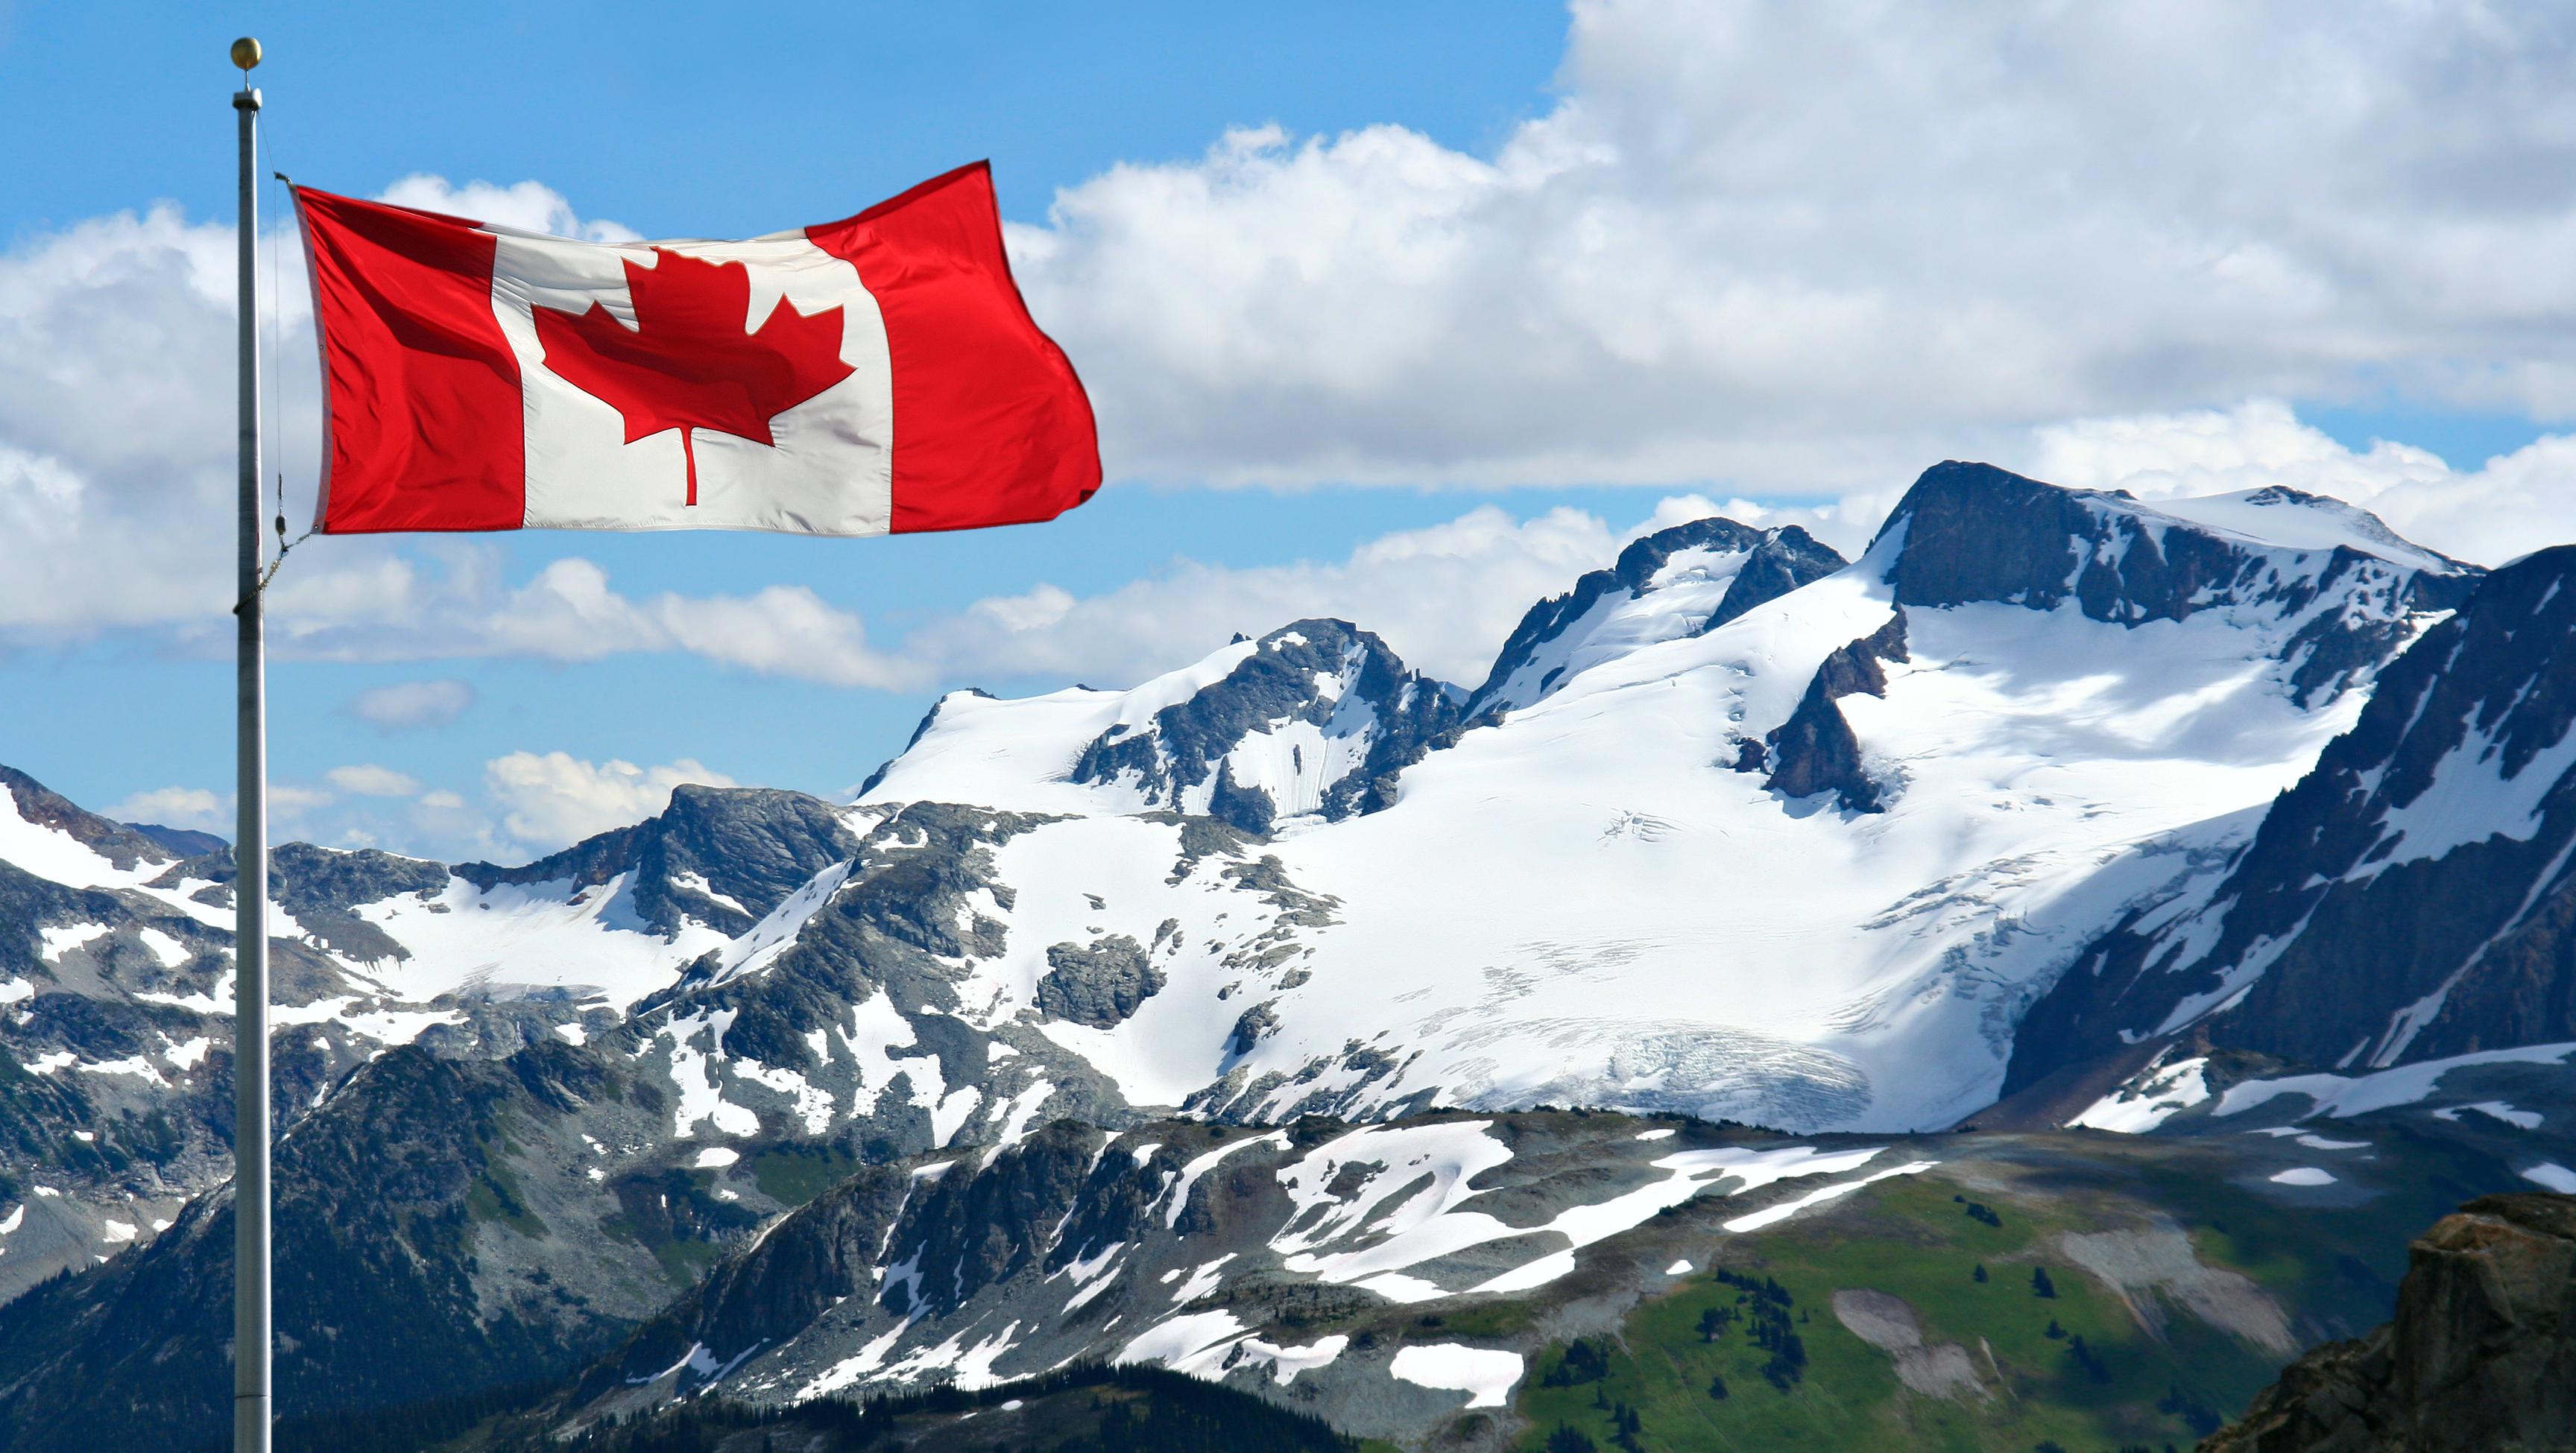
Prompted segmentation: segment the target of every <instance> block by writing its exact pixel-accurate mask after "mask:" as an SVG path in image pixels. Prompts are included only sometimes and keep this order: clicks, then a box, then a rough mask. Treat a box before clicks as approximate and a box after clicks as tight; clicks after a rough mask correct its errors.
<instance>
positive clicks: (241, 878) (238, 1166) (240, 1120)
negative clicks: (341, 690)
mask: <svg viewBox="0 0 2576 1453" xmlns="http://www.w3.org/2000/svg"><path fill="white" fill-rule="evenodd" d="M232 61H233V64H234V65H236V66H239V67H240V68H241V73H242V88H241V89H240V90H238V91H235V92H234V93H233V113H234V115H235V116H237V117H238V118H239V119H240V122H241V203H240V208H239V210H238V212H237V214H236V220H235V226H236V227H237V228H238V229H239V237H240V247H241V273H240V277H239V280H238V282H237V284H236V288H235V293H234V296H235V298H236V299H237V300H238V308H239V311H240V332H241V357H240V371H241V392H240V396H239V405H240V423H241V443H240V448H241V519H240V542H241V560H240V587H239V589H240V595H241V600H240V603H239V604H238V605H236V606H234V607H233V611H234V614H235V615H237V616H238V617H240V624H239V629H238V633H237V635H236V636H235V638H234V639H235V642H236V647H235V649H236V656H237V663H238V670H239V674H240V720H239V721H238V723H237V724H236V731H237V734H238V735H237V738H236V740H237V749H238V756H237V758H236V760H235V763H234V768H235V772H236V774H237V784H236V795H237V797H238V800H239V803H240V815H239V816H238V817H237V818H236V819H235V823H234V828H235V831H234V835H233V864H234V867H235V869H236V876H235V878H234V881H233V968H234V978H233V1449H234V1453H268V1431H269V1411H270V1395H269V1326H268V1311H269V1308H268V1271H269V1267H268V1257H269V1239H268V1199H269V1198H268V720H267V716H268V702H267V690H266V683H265V682H264V681H263V679H262V671H261V651H262V642H261V631H260V626H261V622H260V600H259V586H260V579H259V567H260V543H259V523H260V521H259V349H258V337H259V274H258V271H257V269H255V268H254V267H253V266H252V262H251V259H252V258H253V256H254V255H255V252H256V249H257V247H258V245H259V183H258V182H257V181H256V180H255V178H256V177H257V176H258V172H257V171H256V170H255V166H256V163H257V160H258V157H257V152H258V149H259V92H258V91H256V90H254V89H252V87H251V84H250V72H251V68H252V67H253V66H256V65H258V64H259V42H258V41H256V40H253V39H251V38H250V37H248V36H244V37H242V38H241V39H239V40H236V41H234V42H233V49H232Z"/></svg>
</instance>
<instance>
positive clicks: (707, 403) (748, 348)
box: [536, 247, 852, 505]
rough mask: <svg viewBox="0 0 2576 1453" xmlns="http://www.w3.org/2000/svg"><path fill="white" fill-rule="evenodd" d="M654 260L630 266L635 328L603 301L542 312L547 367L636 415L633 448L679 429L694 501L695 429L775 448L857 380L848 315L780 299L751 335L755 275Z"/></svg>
mask: <svg viewBox="0 0 2576 1453" xmlns="http://www.w3.org/2000/svg"><path fill="white" fill-rule="evenodd" d="M653 256H654V259H655V262H654V265H653V266H651V267H644V266H642V265H640V264H638V263H636V262H635V261H634V260H633V259H632V258H629V259H627V262H626V286H627V290H628V294H629V296H631V297H632V298H633V299H634V301H635V326H634V327H632V328H629V327H627V326H626V325H625V324H624V323H622V322H619V321H618V319H617V315H616V314H614V313H611V312H609V311H608V309H607V308H606V307H605V306H603V305H601V304H599V303H592V304H591V305H590V308H589V310H588V311H587V312H584V313H581V314H579V315H577V316H576V315H574V314H571V313H567V312H564V311H562V310H560V309H555V308H543V307H541V308H538V309H537V310H536V324H537V344H538V346H539V347H540V348H542V349H543V350H544V351H545V359H546V367H548V368H550V369H552V370H554V372H555V373H556V374H557V375H559V376H561V377H562V378H563V379H564V380H565V381H566V382H568V383H570V384H571V385H572V386H573V387H575V388H577V389H580V390H581V391H582V392H583V393H586V394H589V395H590V396H591V397H592V398H595V399H598V400H599V401H600V402H602V403H604V404H607V405H609V406H611V407H612V408H614V409H616V410H617V412H618V413H619V415H621V416H622V417H623V418H624V419H625V420H626V442H627V443H629V444H632V443H634V442H635V441H636V440H638V439H642V438H645V437H647V436H650V435H653V434H659V433H661V432H662V431H663V430H665V429H677V430H679V431H680V453H681V455H682V457H684V458H685V459H686V460H687V461H688V466H689V499H688V502H689V503H690V504H692V505H694V504H696V503H697V502H698V453H697V448H696V446H695V445H693V444H692V443H691V442H690V440H689V431H690V430H692V429H713V430H715V431H716V432H717V433H720V434H731V435H733V436H734V437H735V438H737V439H749V440H751V441H752V442H754V443H757V444H767V445H771V446H772V447H775V446H776V444H777V442H778V441H777V440H776V439H774V438H772V437H770V433H769V421H770V420H771V419H773V418H775V417H777V416H778V415H779V414H782V413H785V412H786V411H787V410H789V409H792V408H794V407H796V406H797V405H798V404H801V403H803V402H805V401H806V400H807V399H810V398H812V397H814V396H815V395H816V394H819V393H821V392H822V391H823V390H825V389H827V388H830V387H831V386H832V385H834V384H836V383H839V382H840V381H841V380H842V379H845V378H848V377H849V376H850V374H851V372H852V370H851V368H850V366H849V365H848V364H846V363H843V362H842V361H841V310H840V309H839V308H838V307H830V308H825V309H824V310H823V311H821V312H819V313H815V314H812V315H811V316H808V315H806V314H803V313H799V312H797V311H796V310H795V309H794V308H793V307H790V306H788V304H787V302H786V300H785V299H783V298H782V299H780V300H779V303H778V306H777V307H775V308H773V309H771V310H770V313H769V316H768V317H767V318H766V319H764V320H762V322H761V325H760V329H759V331H757V332H752V331H748V329H747V327H746V322H745V320H746V318H747V317H748V315H749V314H750V312H751V270H750V269H749V268H747V267H745V266H743V265H742V264H741V263H739V262H708V261H705V260H704V259H701V258H696V257H690V256H688V255H686V254H684V253H677V252H671V251H668V250H667V249H664V248H659V247H657V248H654V249H653Z"/></svg>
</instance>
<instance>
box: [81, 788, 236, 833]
mask: <svg viewBox="0 0 2576 1453" xmlns="http://www.w3.org/2000/svg"><path fill="white" fill-rule="evenodd" d="M104 815H105V816H108V817H111V818H114V819H115V820H116V821H118V822H149V823H157V824H159V825H161V826H163V827H189V828H198V829H206V828H217V827H224V828H229V826H230V825H231V823H230V818H231V813H230V811H229V809H228V808H227V806H226V804H225V802H224V799H222V798H220V797H217V796H216V795H215V794H214V793H212V792H209V791H207V790H206V789H205V788H203V787H156V788H153V789H152V790H150V791H148V792H137V793H135V794H134V795H133V796H131V797H128V798H126V799H125V800H124V801H123V802H120V803H117V804H116V805H115V806H113V807H110V808H108V809H107V811H106V813H105V814H104Z"/></svg>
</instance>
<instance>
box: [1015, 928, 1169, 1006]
mask: <svg viewBox="0 0 2576 1453" xmlns="http://www.w3.org/2000/svg"><path fill="white" fill-rule="evenodd" d="M1163 982H1164V975H1163V971H1162V970H1161V969H1158V968H1156V967H1155V966H1154V964H1153V961H1152V960H1151V959H1149V958H1148V957H1146V953H1145V948H1144V945H1142V944H1139V943H1138V942H1136V940H1134V939H1132V938H1129V937H1128V936H1127V935H1125V934H1123V933H1113V934H1111V935H1109V936H1108V937H1106V938H1103V939H1101V940H1099V941H1098V942H1096V943H1094V944H1092V945H1091V946H1090V947H1088V948H1085V947H1083V946H1082V945H1080V944H1073V943H1059V944H1052V945H1049V946H1048V948H1047V971H1046V973H1044V974H1043V975H1040V976H1039V978H1038V988H1037V1002H1038V1008H1039V1009H1041V1010H1043V1011H1045V1012H1046V1013H1047V1014H1049V1015H1052V1016H1054V1017H1055V1018H1058V1019H1070V1020H1072V1021H1073V1022H1075V1023H1076V1024H1088V1025H1090V1026H1091V1027H1093V1028H1094V1029H1108V1028H1111V1027H1112V1026H1114V1025H1117V1024H1119V1023H1121V1022H1123V1021H1125V1020H1126V1018H1127V1017H1128V1016H1129V1015H1131V1014H1134V1013H1135V1012H1136V1009H1137V1007H1138V1006H1139V1005H1141V1004H1143V1003H1144V1002H1145V1001H1146V1000H1147V999H1150V998H1152V997H1153V996H1154V995H1155V994H1156V993H1157V992H1159V991H1160V990H1161V989H1162V987H1163Z"/></svg>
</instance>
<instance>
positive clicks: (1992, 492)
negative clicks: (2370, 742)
mask: <svg viewBox="0 0 2576 1453" xmlns="http://www.w3.org/2000/svg"><path fill="white" fill-rule="evenodd" d="M1869 558H1870V559H1872V560H1873V561H1879V562H1883V566H1884V570H1885V576H1884V578H1885V580H1886V581H1887V583H1888V584H1889V585H1890V586H1891V587H1893V588H1894V595H1895V600H1896V603H1897V604H1899V605H1905V606H1930V607H1946V606H1962V605H1978V604H2004V605H2019V606H2026V607H2028V608H2030V609H2032V610H2054V609H2057V608H2058V607H2059V606H2061V605H2066V604H2069V603H2071V604H2073V605H2074V606H2075V607H2076V608H2077V609H2079V610H2080V611H2081V612H2082V613H2083V614H2084V615H2085V616H2087V617H2089V618H2091V619H2093V620H2097V621H2104V622H2108V623H2110V624H2113V625H2120V626H2130V627H2135V626H2142V625H2146V624H2148V623H2150V622H2156V621H2180V620H2183V619H2184V618H2186V617H2188V616H2191V615H2194V614H2197V613H2199V612H2202V611H2209V610H2232V611H2237V612H2241V613H2244V614H2245V615H2246V616H2247V619H2248V623H2249V624H2252V623H2255V622H2258V621H2259V622H2261V623H2263V624H2266V625H2270V626H2274V627H2285V628H2287V630H2288V634H2287V635H2286V636H2285V638H2284V644H2283V645H2282V646H2281V647H2280V652H2279V659H2281V660H2283V661H2284V662H2287V663H2290V664H2291V665H2292V669H2293V680H2292V686H2293V689H2294V691H2295V692H2296V693H2297V697H2298V699H2299V700H2301V701H2302V702H2304V701H2306V700H2307V699H2308V698H2309V697H2310V696H2311V695H2313V694H2314V693H2316V692H2318V691H2324V692H2326V693H2327V694H2328V695H2329V696H2331V695H2333V694H2336V693H2339V692H2341V691H2342V690H2343V689H2344V688H2345V687H2347V686H2349V685H2351V684H2353V683H2354V682H2355V681H2357V680H2358V679H2359V678H2360V676H2361V675H2362V674H2364V673H2366V672H2367V670H2368V669H2369V667H2370V666H2371V665H2372V664H2373V663H2376V662H2379V661H2384V660H2386V659H2387V658H2388V657H2389V656H2391V655H2392V654H2394V653H2395V651H2396V650H2397V649H2398V648H2399V647H2400V646H2402V645H2403V644H2404V643H2405V640H2406V639H2407V638H2408V637H2409V636H2410V635H2411V634H2412V633H2413V631H2414V629H2415V625H2414V624H2411V622H2413V619H2414V617H2416V616H2417V615H2418V614H2420V613H2424V612H2433V611H2447V610H2454V609H2457V608H2458V607H2459V605H2460V603H2461V602H2462V601H2464V600H2466V599H2467V598H2468V596H2469V593H2470V591H2471V590H2472V589H2473V588H2474V587H2475V586H2476V583H2477V581H2478V580H2479V579H2480V578H2481V577H2482V576H2483V575H2484V573H2485V572H2483V571H2482V570H2480V569H2479V568H2478V567H2476V566H2473V565H2464V564H2461V563H2460V562H2458V561H2455V560H2451V559H2448V558H2446V557H2444V556H2442V555H2439V554H2437V553H2435V552H2433V551H2430V550H2425V549H2423V548H2421V547H2419V546H2416V545H2413V544H2410V543H2408V542H2407V541H2405V540H2404V539H2402V538H2400V537H2399V536H2398V535H2397V533H2396V532H2395V531H2393V530H2390V529H2389V528H2388V527H2387V526H2386V525H2385V524H2383V523H2382V522H2381V521H2380V520H2379V519H2378V517H2377V516H2374V515H2372V514H2370V513H2369V512H2368V511H2366V510H2361V509H2358V508H2355V507H2354V506H2351V505H2347V504H2343V503H2342V502H2340V501H2336V500H2330V499H2327V498H2325V497H2323V496H2319V495H2311V494H2304V493H2301V492H2299V491H2296V490H2291V489H2285V488H2279V487H2274V488H2271V489H2264V490H2253V491H2247V492H2244V493H2240V494H2233V495H2216V496H2211V497H2208V498H2203V499H2186V500H2172V501H2163V502H2159V503H2158V504H2155V505H2148V504H2145V503H2142V502H2140V501H2139V500H2138V499H2137V498H2136V497H2135V496H2133V495H2131V494H2129V493H2128V492H2127V491H2125V490H2092V489H2069V488H2066V487H2064V486H2061V485H2054V484H2048V483H2044V482H2042V481H2040V480H2036V479H2029V478H2025V477H2023V476H2021V475H2018V474H2014V473H2012V472H2011V471H2009V470H2004V469H1998V468H1996V467H1995V466H1994V465H1991V464H1977V463H1967V462H1962V461H1959V460H1948V461H1945V462H1943V463H1940V464H1936V465H1934V466H1933V467H1932V468H1930V469H1927V470H1925V471H1923V474H1922V476H1921V477H1920V478H1918V479H1916V480H1915V482H1914V486H1913V488H1911V489H1909V490H1907V491H1906V493H1905V497H1904V499H1902V500H1900V501H1899V502H1898V503H1897V506H1896V509H1895V510H1894V511H1893V512H1891V513H1890V514H1889V515H1888V518H1887V523H1886V524H1884V525H1882V526H1881V527H1880V528H1879V532H1878V536H1877V538H1876V539H1874V540H1872V541H1871V542H1870V548H1869Z"/></svg>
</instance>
